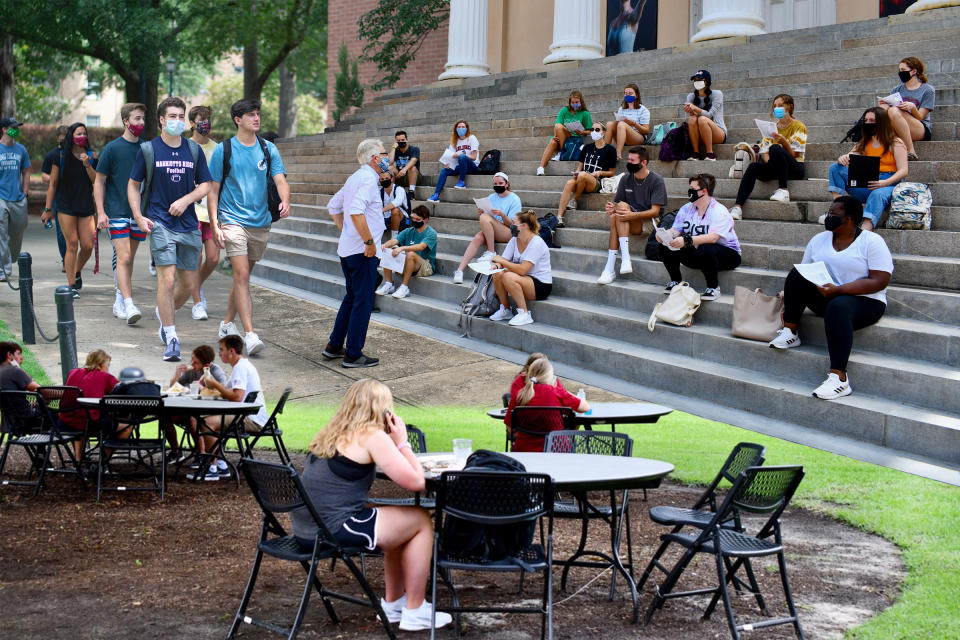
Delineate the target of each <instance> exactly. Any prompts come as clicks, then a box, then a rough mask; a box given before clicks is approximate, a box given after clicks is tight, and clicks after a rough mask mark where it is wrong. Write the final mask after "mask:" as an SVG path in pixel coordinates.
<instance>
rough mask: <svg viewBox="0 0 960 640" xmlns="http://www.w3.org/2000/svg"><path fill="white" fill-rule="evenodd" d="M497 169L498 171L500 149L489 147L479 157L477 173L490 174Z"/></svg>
mask: <svg viewBox="0 0 960 640" xmlns="http://www.w3.org/2000/svg"><path fill="white" fill-rule="evenodd" d="M497 171H500V149H490V151H487V152H486V153H484V154H483V157H482V158H481V159H480V164H478V165H477V173H479V174H481V175H485V176H492V175H493V174H495V173H496V172H497Z"/></svg>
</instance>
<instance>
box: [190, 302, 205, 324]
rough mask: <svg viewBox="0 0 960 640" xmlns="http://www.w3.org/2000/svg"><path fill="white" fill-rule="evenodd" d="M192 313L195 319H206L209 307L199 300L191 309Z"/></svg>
mask: <svg viewBox="0 0 960 640" xmlns="http://www.w3.org/2000/svg"><path fill="white" fill-rule="evenodd" d="M190 315H191V316H193V319H194V320H206V319H207V308H206V307H205V306H204V304H203V302H198V303H197V304H195V305H193V308H192V309H190Z"/></svg>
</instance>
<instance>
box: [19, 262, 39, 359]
mask: <svg viewBox="0 0 960 640" xmlns="http://www.w3.org/2000/svg"><path fill="white" fill-rule="evenodd" d="M17 267H18V269H17V270H18V271H19V272H20V273H19V276H20V330H21V331H22V332H23V344H37V334H36V333H34V330H33V309H32V308H31V307H32V306H33V258H31V257H30V254H29V253H27V252H26V251H24V252H23V253H21V254H20V256H19V257H18V258H17Z"/></svg>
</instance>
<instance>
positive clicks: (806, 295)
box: [783, 269, 887, 371]
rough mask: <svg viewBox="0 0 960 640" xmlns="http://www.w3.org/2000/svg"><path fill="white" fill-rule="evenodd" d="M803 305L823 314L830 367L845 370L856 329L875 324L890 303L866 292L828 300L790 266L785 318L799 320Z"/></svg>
mask: <svg viewBox="0 0 960 640" xmlns="http://www.w3.org/2000/svg"><path fill="white" fill-rule="evenodd" d="M804 308H809V309H810V311H812V312H813V313H815V314H816V315H818V316H822V317H823V328H824V331H825V332H826V334H827V350H828V351H829V352H830V368H831V369H835V370H837V371H846V370H847V361H848V360H849V359H850V350H851V349H853V332H854V331H856V330H857V329H863V328H864V327H869V326H870V325H872V324H876V322H877V321H878V320H879V319H880V318H881V317H882V316H883V312H884V311H885V310H886V309H887V305H886V304H884V303H883V302H881V301H880V300H877V299H875V298H868V297H866V296H848V295H840V296H835V297H833V298H831V299H830V300H827V299H826V298H824V297H823V295H822V294H821V293H820V289H819V288H818V287H817V285H815V284H813V283H812V282H810V281H809V280H807V279H806V278H804V277H803V276H802V275H800V274H799V273H798V272H797V270H796V269H791V270H790V273H788V274H787V281H786V283H785V284H784V285H783V321H784V322H785V323H788V324H798V323H799V322H800V316H801V315H803V310H804Z"/></svg>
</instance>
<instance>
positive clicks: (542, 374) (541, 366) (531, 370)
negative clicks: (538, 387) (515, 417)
mask: <svg viewBox="0 0 960 640" xmlns="http://www.w3.org/2000/svg"><path fill="white" fill-rule="evenodd" d="M556 383H557V378H556V376H554V375H553V365H552V364H550V361H549V360H547V358H546V357H543V358H537V359H536V360H534V361H533V362H532V363H530V366H529V367H527V380H526V382H524V383H523V389H521V390H520V393H519V394H518V395H517V402H518V403H519V404H521V405H526V404H528V403H529V402H530V401H531V400H533V385H535V384H546V385H549V386H551V387H552V386H554V385H555V384H556Z"/></svg>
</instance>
